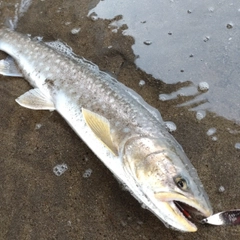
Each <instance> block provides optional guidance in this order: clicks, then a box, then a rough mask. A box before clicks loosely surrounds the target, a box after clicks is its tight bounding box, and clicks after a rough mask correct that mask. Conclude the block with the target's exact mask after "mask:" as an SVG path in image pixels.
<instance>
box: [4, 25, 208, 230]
mask: <svg viewBox="0 0 240 240" xmlns="http://www.w3.org/2000/svg"><path fill="white" fill-rule="evenodd" d="M0 50H1V51H3V52H5V53H7V54H8V55H9V56H8V57H7V58H6V59H2V60H1V61H0V73H1V74H2V75H5V76H9V77H11V76H13V77H21V78H24V79H26V80H27V81H28V82H29V84H30V85H31V86H32V87H33V88H32V89H30V90H29V91H27V92H25V93H23V94H22V95H21V96H19V97H18V98H17V99H16V102H17V103H18V104H19V105H21V106H22V107H25V108H29V109H33V110H50V111H53V110H56V111H57V112H58V113H59V114H60V115H61V116H62V117H63V118H64V119H65V120H66V121H67V122H68V124H69V125H70V127H71V128H72V129H73V130H74V131H75V132H76V134H77V135H78V136H79V137H80V138H81V139H82V140H83V141H84V142H85V143H86V144H87V145H88V147H89V148H90V149H91V150H92V151H93V152H94V153H95V155H96V156H97V157H98V158H99V159H100V160H101V161H102V162H103V164H104V165H105V166H106V167H107V168H108V169H109V170H110V171H111V172H112V173H113V175H114V176H115V177H116V178H117V180H119V181H120V182H121V183H122V184H123V186H124V187H125V188H126V189H127V190H129V192H130V193H131V194H132V195H133V196H134V197H135V198H136V199H137V200H138V201H139V202H140V203H141V205H142V207H144V208H146V209H148V210H150V211H151V212H152V213H153V214H154V215H156V216H157V217H158V218H159V219H160V220H161V221H162V222H163V223H164V224H165V225H166V227H170V228H172V229H174V230H179V231H183V232H195V231H197V226H196V225H195V224H194V222H193V221H192V217H193V215H200V216H202V217H205V218H206V217H209V216H210V215H211V214H212V207H211V204H210V201H209V198H208V195H207V193H206V192H205V190H204V187H203V184H202V183H201V181H200V179H199V177H198V174H197V171H196V169H195V168H194V167H193V165H192V164H191V162H190V160H189V159H188V157H187V156H186V154H185V152H184V150H183V148H182V147H181V145H180V144H179V143H178V142H177V141H176V140H175V138H174V137H173V136H172V135H171V134H170V133H169V131H168V130H167V129H166V126H165V124H164V121H163V119H162V117H161V114H160V112H159V111H158V110H157V109H155V108H154V107H152V106H150V105H149V104H148V103H147V102H146V101H145V100H144V99H143V98H142V97H141V96H140V95H139V94H137V93H136V92H135V91H133V90H132V89H130V88H128V87H127V86H125V85H124V84H122V83H121V82H119V81H117V80H116V79H115V78H114V77H112V76H110V75H109V74H107V73H105V72H103V71H101V70H100V69H99V68H98V66H97V65H95V64H94V63H92V62H90V61H88V60H86V59H84V58H83V57H80V56H77V55H76V54H74V53H73V51H72V49H71V48H70V47H69V46H68V45H67V44H65V43H64V42H61V41H53V42H44V41H42V40H41V39H39V38H31V37H30V36H29V35H24V34H21V33H18V32H16V31H15V30H14V29H10V28H7V27H3V28H1V29H0Z"/></svg>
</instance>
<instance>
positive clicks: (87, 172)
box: [83, 168, 92, 178]
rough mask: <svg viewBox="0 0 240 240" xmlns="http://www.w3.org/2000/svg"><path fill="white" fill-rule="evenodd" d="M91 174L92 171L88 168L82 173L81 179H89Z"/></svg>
mask: <svg viewBox="0 0 240 240" xmlns="http://www.w3.org/2000/svg"><path fill="white" fill-rule="evenodd" d="M91 174H92V169H91V168H88V169H87V170H86V171H85V172H84V173H83V177H84V178H89V177H90V176H91Z"/></svg>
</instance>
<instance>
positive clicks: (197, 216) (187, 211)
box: [173, 201, 205, 223]
mask: <svg viewBox="0 0 240 240" xmlns="http://www.w3.org/2000/svg"><path fill="white" fill-rule="evenodd" d="M173 202H174V204H175V205H176V207H177V208H178V209H179V210H180V212H181V213H182V214H183V216H184V217H185V218H187V220H189V221H190V222H192V223H193V221H197V222H199V221H201V220H202V219H203V218H204V217H205V215H204V214H203V213H202V212H200V211H199V210H197V209H196V208H193V207H191V206H190V205H188V204H186V203H183V202H180V201H173Z"/></svg>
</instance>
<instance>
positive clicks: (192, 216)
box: [170, 200, 212, 232]
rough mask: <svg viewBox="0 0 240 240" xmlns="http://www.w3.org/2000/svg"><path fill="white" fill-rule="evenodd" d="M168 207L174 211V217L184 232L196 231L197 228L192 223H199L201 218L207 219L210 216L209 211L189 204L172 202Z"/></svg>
mask: <svg viewBox="0 0 240 240" xmlns="http://www.w3.org/2000/svg"><path fill="white" fill-rule="evenodd" d="M170 205H171V206H172V208H173V210H174V211H175V213H176V217H177V218H179V222H180V223H181V224H182V225H183V226H184V228H185V229H184V231H188V232H195V231H197V226H196V225H195V223H194V222H200V221H201V220H202V219H203V218H205V217H209V216H210V215H211V214H212V212H211V211H210V210H205V209H203V208H202V207H200V206H198V207H196V206H192V205H190V202H189V204H188V203H186V202H181V201H175V200H174V201H172V203H171V204H170ZM194 205H195V204H194Z"/></svg>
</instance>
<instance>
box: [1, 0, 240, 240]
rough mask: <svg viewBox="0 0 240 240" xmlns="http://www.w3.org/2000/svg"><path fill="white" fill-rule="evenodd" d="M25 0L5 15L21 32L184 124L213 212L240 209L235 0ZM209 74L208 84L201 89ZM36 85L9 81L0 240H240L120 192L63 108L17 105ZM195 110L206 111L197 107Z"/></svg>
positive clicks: (7, 7)
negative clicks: (170, 216) (177, 221)
mask: <svg viewBox="0 0 240 240" xmlns="http://www.w3.org/2000/svg"><path fill="white" fill-rule="evenodd" d="M17 3H18V5H16V4H17ZM22 3H25V4H23V5H21V2H20V1H18V0H15V2H14V1H12V2H11V3H8V1H6V2H5V1H1V3H0V10H1V15H0V16H1V23H4V21H5V19H6V17H10V18H12V19H15V20H14V21H15V23H16V24H17V30H18V31H20V32H23V33H28V34H31V35H32V36H42V37H43V38H44V40H47V41H51V40H56V39H61V40H63V41H64V42H66V43H68V45H70V46H71V47H72V48H73V50H74V52H75V53H77V54H78V55H81V56H84V57H85V58H86V59H89V60H91V61H93V62H94V63H96V64H97V65H98V66H99V67H100V69H102V70H106V71H108V72H112V73H113V74H114V75H115V76H117V78H118V80H119V81H121V82H123V83H124V84H126V85H127V86H129V87H131V88H133V89H134V90H135V91H137V92H138V93H139V94H141V95H142V96H143V97H144V99H145V100H146V101H147V102H148V103H150V104H151V105H153V106H154V107H156V108H158V109H159V111H160V112H161V114H162V117H163V119H164V120H168V121H173V122H174V123H175V124H176V126H177V130H176V131H175V132H173V135H174V136H175V137H176V139H177V140H178V142H179V143H180V144H181V145H182V146H183V148H184V150H185V152H186V153H187V155H188V156H189V158H190V159H191V161H192V163H193V164H194V166H195V167H196V169H197V171H198V173H199V176H200V178H201V180H202V182H203V184H204V186H205V188H206V191H207V193H208V195H209V197H210V200H211V202H212V205H213V208H214V211H215V212H218V211H223V210H228V209H232V208H239V207H240V200H239V199H240V190H239V179H240V162H239V158H240V152H239V147H236V146H238V144H239V142H240V125H239V119H240V111H239V102H240V101H239V100H240V97H239V88H240V85H239V81H238V78H239V76H240V73H239V65H238V55H239V54H238V50H239V46H240V45H239V43H238V42H239V41H238V39H239V34H240V31H239V27H238V22H239V15H240V11H239V9H240V4H239V3H238V2H237V1H236V0H235V1H231V3H228V2H227V1H216V0H215V1H213V0H212V1H201V3H199V2H198V1H187V3H186V1H185V3H182V2H180V1H165V2H164V3H159V1H152V2H151V4H149V2H147V1H143V0H141V1H117V2H116V1H115V2H114V3H113V1H110V0H105V1H100V2H99V1H87V0H84V1H77V0H72V1H61V0H55V1H44V0H42V1H36V0H33V1H32V2H31V1H22ZM28 3H29V4H30V3H31V5H28ZM20 6H25V8H23V7H22V8H20ZM16 9H17V10H16ZM19 9H24V11H23V10H21V11H20V10H19ZM94 12H95V13H94ZM228 24H230V25H231V26H230V25H228ZM79 29H80V30H79ZM73 33H74V34H73ZM4 56H5V55H4V54H1V57H2V58H3V57H4ZM141 80H144V82H145V84H139V83H140V82H141ZM201 82H207V83H208V84H209V89H208V90H204V91H202V90H200V89H199V86H198V85H199V83H201ZM29 88H30V86H28V84H27V83H26V81H24V80H22V79H17V78H7V77H1V84H0V96H1V114H0V117H1V123H0V130H1V133H2V136H1V140H0V143H1V144H0V155H1V157H0V172H1V174H0V182H1V184H0V188H1V193H2V194H1V195H0V220H1V224H0V239H126V238H129V239H193V238H195V239H233V238H235V239H236V238H237V237H240V230H239V227H232V228H231V227H218V228H217V229H216V227H212V226H202V225H199V230H198V232H196V233H194V234H183V233H179V232H175V231H172V230H169V229H167V228H165V227H164V225H163V224H162V223H161V222H160V221H159V220H158V219H157V218H156V217H155V216H153V215H152V214H151V213H150V212H148V211H147V210H144V209H142V208H141V206H140V204H139V203H138V202H137V201H136V200H135V199H134V198H133V197H132V196H130V194H129V193H128V192H126V191H123V190H122V188H121V186H119V184H118V183H117V181H116V180H115V179H114V177H113V176H112V174H111V173H110V172H109V171H108V170H107V168H106V167H104V166H103V165H102V164H101V162H100V161H99V160H98V159H97V158H96V157H95V156H94V154H93V153H92V152H91V151H90V150H89V149H88V147H87V146H86V145H85V144H84V143H83V142H82V141H81V139H79V138H78V137H77V136H76V134H75V133H74V132H73V131H72V130H71V129H70V127H69V126H68V125H67V123H66V122H64V120H63V119H62V118H61V117H60V116H59V115H58V114H57V113H55V112H48V111H31V110H28V109H24V108H22V107H20V106H18V105H17V104H16V103H15V101H14V99H15V98H17V97H18V96H19V95H21V94H23V93H24V92H25V91H27V90H28V89H29ZM159 96H161V97H164V96H165V99H164V100H165V101H163V99H162V98H160V99H161V100H159ZM166 98H167V99H168V100H167V99H166ZM189 101H196V103H194V104H191V105H186V103H188V102H189ZM180 105H181V107H180ZM185 105H186V106H185ZM194 107H196V110H198V111H199V110H201V111H202V112H201V111H199V112H198V115H197V112H196V111H191V110H192V108H194ZM204 111H206V112H204ZM201 114H202V115H201ZM205 114H206V116H205V117H203V118H201V117H200V118H199V116H204V115H205ZM200 119H201V120H200ZM237 143H238V144H237ZM236 144H237V145H236ZM63 163H64V164H66V166H67V170H66V171H65V172H63V173H62V174H61V175H60V176H56V175H55V174H54V172H53V169H54V167H56V166H58V165H59V164H63ZM89 169H90V170H91V173H90V174H88V175H87V176H88V177H84V176H85V174H86V172H87V171H88V170H89ZM220 187H224V189H225V190H224V191H219V188H220ZM221 189H222V188H221ZM230 196H231V197H230ZM216 230H217V231H218V235H216Z"/></svg>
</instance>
